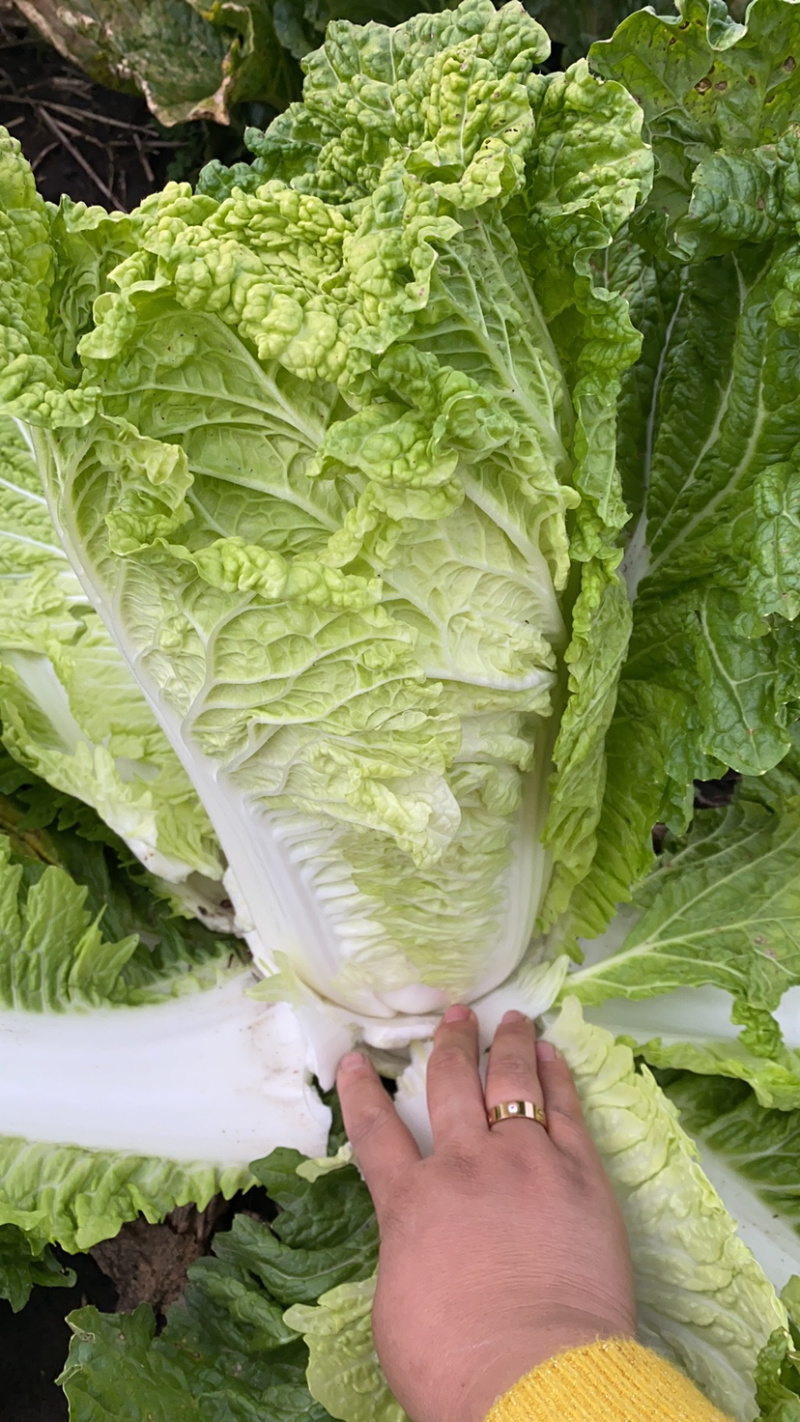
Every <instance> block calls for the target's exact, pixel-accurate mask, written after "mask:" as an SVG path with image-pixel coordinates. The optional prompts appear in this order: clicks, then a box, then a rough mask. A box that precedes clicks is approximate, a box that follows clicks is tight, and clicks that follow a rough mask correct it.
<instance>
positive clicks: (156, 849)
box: [0, 418, 223, 897]
mask: <svg viewBox="0 0 800 1422" xmlns="http://www.w3.org/2000/svg"><path fill="white" fill-rule="evenodd" d="M0 720H2V735H3V741H4V744H5V745H6V747H7V748H8V749H9V750H10V751H11V753H12V754H13V755H14V756H15V757H16V759H17V760H19V761H20V762H21V763H22V764H23V765H25V766H26V767H28V769H30V770H32V771H34V772H36V774H38V775H39V776H42V777H44V778H45V779H46V780H48V781H49V782H50V784H51V785H52V786H53V788H54V789H56V790H59V791H65V792H67V793H68V794H70V795H73V796H79V797H80V798H81V799H83V800H85V801H86V802H87V803H89V804H91V805H92V806H93V807H94V808H95V809H96V810H97V811H98V812H99V814H100V815H101V816H102V818H103V819H104V820H105V822H106V824H107V825H108V826H109V827H110V828H111V829H113V830H114V831H116V833H117V834H118V835H120V836H121V837H122V838H123V839H125V840H126V841H127V843H128V844H129V845H130V847H131V849H132V850H133V851H134V853H135V854H137V855H138V857H139V858H140V859H141V860H142V862H143V863H145V864H146V865H147V866H148V867H149V868H150V869H152V870H153V871H154V872H155V873H160V874H162V875H163V876H165V877H166V878H169V879H177V880H184V881H185V880H186V879H187V878H189V877H190V876H192V875H196V876H197V881H196V882H197V884H198V891H199V886H200V884H201V883H202V881H204V880H206V881H209V882H208V888H209V890H211V888H212V886H213V883H214V882H215V881H218V880H220V879H221V877H222V872H223V863H222V860H221V855H220V851H219V847H218V845H217V843H216V840H215V837H214V833H213V830H212V828H211V825H210V823H209V821H208V818H207V816H206V814H205V812H204V811H203V809H202V807H201V806H200V804H199V803H198V801H197V796H196V794H195V792H194V790H193V788H192V786H191V783H190V781H189V779H188V777H187V776H186V773H185V771H184V770H183V769H182V767H181V765H180V763H179V761H178V759H177V757H176V756H175V754H174V752H173V751H172V750H171V749H170V746H169V744H168V743H167V741H166V739H165V737H164V735H163V732H162V731H161V730H160V728H159V726H158V725H157V723H156V721H155V719H154V717H153V714H152V712H151V710H150V708H149V707H148V705H147V703H146V701H145V700H144V697H143V696H142V693H141V691H140V689H139V687H138V686H137V684H136V681H135V678H134V677H133V676H131V673H130V671H129V669H128V668H127V667H126V665H125V663H124V661H123V659H122V657H121V656H120V654H119V652H118V650H117V648H116V646H115V645H114V643H113V641H112V639H111V638H110V636H109V635H108V632H107V631H106V628H105V626H104V624H103V622H102V620H101V618H100V617H99V616H98V614H97V612H96V611H95V610H94V608H93V607H92V606H91V603H90V602H89V601H88V599H87V597H86V594H85V593H84V591H83V589H82V588H81V585H80V583H79V581H78V579H77V577H76V576H75V574H74V572H73V570H72V568H71V567H70V565H69V563H68V561H67V557H66V554H65V552H64V550H63V548H62V546H61V543H60V541H59V538H58V534H57V532H56V529H55V528H54V526H53V521H52V518H51V517H50V514H49V512H48V508H47V503H46V500H45V498H44V494H43V491H42V485H41V479H40V476H39V474H38V471H37V468H36V464H35V461H34V459H33V457H32V454H31V451H30V449H29V447H28V445H27V444H26V442H25V440H24V439H23V436H22V435H21V433H20V432H19V431H18V429H17V428H16V426H15V425H14V423H13V421H12V420H10V419H8V418H0ZM220 897H222V895H220Z"/></svg>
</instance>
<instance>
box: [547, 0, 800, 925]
mask: <svg viewBox="0 0 800 1422" xmlns="http://www.w3.org/2000/svg"><path fill="white" fill-rule="evenodd" d="M798 39H800V32H799V31H798V16H797V12H796V7H795V6H793V5H791V4H789V3H786V0H757V3H756V4H754V5H753V6H751V7H750V8H749V10H748V15H747V23H746V25H742V24H739V23H736V22H734V21H733V20H732V19H731V18H730V16H729V14H728V11H727V9H726V8H725V7H724V6H723V5H721V4H718V3H716V0H686V3H685V4H683V5H682V6H681V10H680V14H679V15H677V16H673V17H668V16H659V15H656V14H654V13H652V12H646V11H641V12H639V13H637V14H635V15H632V16H631V17H630V18H629V19H627V20H625V21H624V22H623V23H622V25H621V26H620V27H619V30H618V31H617V33H616V34H615V36H614V37H613V39H612V40H611V41H609V42H608V43H601V44H597V45H595V46H594V47H593V49H592V51H591V63H592V66H593V67H594V68H595V69H596V70H597V71H598V72H600V73H602V74H603V75H604V76H606V77H608V78H610V79H614V80H617V81H619V82H621V83H622V84H623V85H625V86H626V87H627V88H628V89H629V91H630V92H632V93H633V94H635V95H636V97H637V100H638V101H639V102H640V104H641V106H642V111H643V113H644V117H645V133H646V135H647V137H648V138H649V139H650V140H651V142H652V144H653V150H654V155H655V159H656V177H655V182H654V186H653V189H652V192H651V194H650V196H649V198H648V200H647V201H646V203H645V204H644V206H643V207H642V208H641V209H640V210H639V212H638V213H637V214H636V215H635V216H634V218H633V219H632V220H631V221H630V222H629V223H628V224H627V225H626V227H625V229H624V230H623V232H622V233H621V234H620V236H619V238H618V239H617V240H616V241H615V243H614V244H613V245H612V248H611V250H610V253H609V257H608V262H607V267H606V272H607V275H608V278H609V284H610V286H611V288H612V290H614V291H615V292H616V293H618V294H619V295H620V296H624V297H625V299H626V300H627V301H628V303H629V306H630V312H631V316H632V319H633V323H634V325H635V326H636V328H637V329H638V330H639V332H640V333H641V336H642V354H641V358H640V360H639V362H638V363H637V365H636V366H635V367H634V368H633V369H632V370H630V371H629V372H623V374H622V377H621V381H622V388H621V394H620V402H619V422H618V442H617V454H618V463H619V468H620V472H621V475H622V481H623V490H624V493H625V498H626V502H627V505H628V507H629V509H631V511H632V513H633V518H632V521H631V523H630V524H629V526H628V528H627V530H626V534H625V543H626V547H625V557H624V561H623V565H622V568H623V572H624V574H625V577H626V581H627V585H628V589H629V595H630V597H631V600H632V603H633V631H632V635H631V641H630V646H629V650H628V654H627V658H626V661H625V665H624V668H623V671H622V676H621V681H620V689H619V696H618V699H617V705H616V710H615V715H614V719H613V720H612V722H611V725H610V728H609V732H608V736H607V743H606V757H607V759H606V764H607V768H608V774H607V780H606V789H605V797H604V803H603V811H602V818H601V822H600V825H599V829H598V832H597V852H596V854H595V858H594V863H593V868H592V871H591V873H590V874H589V875H588V877H586V878H585V879H584V881H583V883H582V884H581V885H580V886H579V888H578V891H577V893H576V895H575V896H574V898H573V901H572V905H571V913H572V921H573V927H574V928H575V929H576V931H577V932H583V933H584V934H585V935H586V936H589V937H591V936H592V935H593V934H596V933H597V932H599V931H600V930H601V929H602V927H603V925H604V923H607V922H608V920H609V918H610V917H611V914H612V912H613V908H614V906H615V904H617V903H619V902H621V901H625V899H627V898H628V896H629V894H630V886H631V884H632V883H633V882H635V880H636V879H637V878H638V877H641V876H642V875H643V874H644V873H645V872H646V871H647V869H648V868H649V867H650V865H651V864H652V856H651V854H650V852H649V844H648V833H649V828H650V826H651V825H652V824H653V823H654V822H656V821H658V820H663V821H666V822H668V823H669V824H671V825H672V826H674V827H675V828H676V829H678V830H681V829H683V828H685V825H686V823H687V820H688V817H689V814H690V810H691V795H690V793H689V790H688V788H689V786H690V783H691V780H692V779H693V778H697V777H699V778H710V777H713V776H714V775H717V774H719V773H721V770H722V768H724V767H725V766H727V765H731V766H734V767H735V768H737V769H739V770H741V771H743V772H745V773H748V774H754V775H759V774H763V773H764V772H765V771H767V770H769V769H770V768H771V767H773V766H775V765H776V764H777V763H778V762H779V761H780V760H781V758H782V757H783V756H785V754H786V753H787V751H788V749H789V745H790V740H789V733H788V727H789V726H790V725H791V722H792V720H793V719H794V717H795V716H796V714H797V688H798V680H797V637H796V633H795V632H794V628H793V620H794V618H795V616H796V614H797V610H798V602H797V593H796V588H795V581H796V547H797V541H796V537H795V522H796V509H795V502H796V498H795V485H796V483H797V480H798V477H800V464H799V463H798V459H800V455H799V454H798V437H799V436H800V425H798V414H797V401H796V398H795V391H796V385H797V371H798V344H797V335H796V329H795V325H796V316H795V307H794V304H793V303H794V297H793V295H792V293H793V291H794V289H795V286H796V281H797V277H796V272H797V270H798V269H800V246H799V245H798V241H797V231H796V217H797V212H796V200H795V197H794V193H795V188H796V179H795V176H794V174H795V148H796V134H795V126H794V121H793V114H794V112H795V107H796V104H795V99H794V94H795V92H796V87H797V79H796V75H795V66H796V61H795V58H794V54H795V50H796V49H797V43H798ZM632 786H634V787H635V790H634V791H633V793H631V787H632Z"/></svg>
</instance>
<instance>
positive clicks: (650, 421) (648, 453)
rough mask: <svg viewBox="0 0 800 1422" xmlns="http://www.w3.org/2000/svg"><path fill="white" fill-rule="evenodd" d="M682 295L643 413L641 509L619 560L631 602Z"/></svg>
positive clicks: (640, 567)
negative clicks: (666, 373) (664, 385)
mask: <svg viewBox="0 0 800 1422" xmlns="http://www.w3.org/2000/svg"><path fill="white" fill-rule="evenodd" d="M684 295H685V292H683V291H681V294H680V296H679V297H678V300H677V301H676V303H675V310H674V311H673V313H672V315H671V317H670V320H669V324H668V326H667V329H666V333H665V335H664V344H663V346H662V348H661V354H660V356H659V358H658V366H657V367H656V378H655V380H654V381H653V394H652V398H651V400H650V409H649V410H648V412H647V425H646V430H645V457H644V478H643V480H642V486H643V487H642V507H641V510H640V512H639V517H638V518H637V520H636V524H635V527H634V530H633V533H632V534H631V536H630V538H629V540H628V544H627V547H626V549H625V556H624V558H623V560H622V575H623V577H624V579H625V583H626V586H627V589H628V598H629V600H630V601H631V602H633V601H634V599H635V597H636V593H637V591H638V588H639V584H640V582H641V581H642V579H643V578H645V577H646V576H647V574H648V572H649V571H650V550H649V548H648V546H647V499H648V495H649V493H650V483H651V479H652V474H653V444H654V439H655V423H656V413H657V411H658V401H659V396H660V394H661V386H662V383H663V380H664V366H665V365H666V362H667V355H668V354H669V348H670V345H671V343H672V335H673V331H674V330H675V323H676V321H677V320H678V316H679V315H680V311H681V307H682V306H683V298H684Z"/></svg>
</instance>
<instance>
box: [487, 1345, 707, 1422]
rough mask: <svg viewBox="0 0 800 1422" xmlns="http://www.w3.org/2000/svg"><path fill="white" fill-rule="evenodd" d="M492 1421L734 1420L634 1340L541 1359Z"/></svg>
mask: <svg viewBox="0 0 800 1422" xmlns="http://www.w3.org/2000/svg"><path fill="white" fill-rule="evenodd" d="M486 1422H729V1419H728V1418H727V1417H726V1416H725V1415H724V1413H722V1412H720V1411H719V1410H718V1409H717V1408H716V1407H712V1405H711V1403H710V1402H708V1401H707V1400H706V1398H705V1397H703V1394H702V1393H701V1392H698V1390H697V1388H696V1387H695V1385H694V1383H691V1382H690V1381H689V1379H688V1378H686V1377H684V1375H683V1373H679V1372H678V1370H677V1368H673V1367H672V1366H671V1365H670V1364H669V1363H665V1362H664V1359H663V1358H659V1357H658V1355H657V1354H656V1353H652V1352H651V1351H650V1349H649V1348H643V1347H641V1345H640V1344H639V1343H634V1342H632V1341H631V1340H629V1339H624V1338H612V1339H608V1340H604V1341H602V1342H598V1343H590V1344H589V1345H588V1346H587V1347H584V1348H572V1349H570V1351H569V1352H567V1353H559V1354H558V1355H557V1356H556V1357H555V1358H549V1359H548V1360H547V1362H546V1363H540V1364H539V1366H538V1368H534V1370H533V1372H532V1373H528V1375H527V1376H526V1377H524V1378H522V1379H521V1380H520V1381H519V1382H518V1383H517V1384H516V1385H515V1386H514V1387H512V1388H511V1391H510V1392H507V1393H506V1394H505V1395H504V1396H503V1397H501V1398H499V1399H498V1400H497V1402H496V1403H495V1404H494V1406H493V1408H492V1410H491V1412H490V1413H489V1416H488V1417H487V1419H486Z"/></svg>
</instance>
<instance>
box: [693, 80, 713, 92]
mask: <svg viewBox="0 0 800 1422" xmlns="http://www.w3.org/2000/svg"><path fill="white" fill-rule="evenodd" d="M694 87H695V89H696V90H697V92H698V94H705V93H706V92H707V91H708V90H709V89H710V88H711V80H710V79H700V80H698V82H697V83H696V84H695V86H694Z"/></svg>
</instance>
